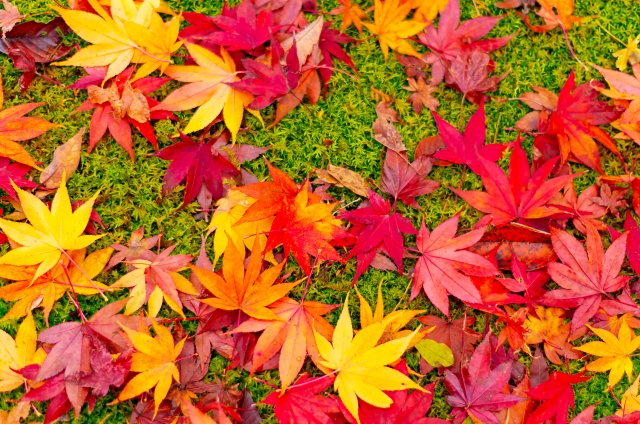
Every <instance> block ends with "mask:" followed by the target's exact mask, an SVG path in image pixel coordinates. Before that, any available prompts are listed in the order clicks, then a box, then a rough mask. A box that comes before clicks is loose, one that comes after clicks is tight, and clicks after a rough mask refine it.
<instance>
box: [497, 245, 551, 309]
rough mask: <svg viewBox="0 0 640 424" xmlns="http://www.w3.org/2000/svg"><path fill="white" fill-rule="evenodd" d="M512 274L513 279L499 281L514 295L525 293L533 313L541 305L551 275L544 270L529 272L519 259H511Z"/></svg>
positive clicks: (526, 300)
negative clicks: (545, 286)
mask: <svg viewBox="0 0 640 424" xmlns="http://www.w3.org/2000/svg"><path fill="white" fill-rule="evenodd" d="M511 274H512V275H513V278H500V279H498V281H499V282H500V283H502V284H503V285H504V286H505V287H506V288H508V289H509V290H510V291H512V292H514V293H520V292H524V293H523V297H524V300H525V303H526V305H527V306H528V308H529V311H530V312H531V313H534V311H535V306H537V305H539V304H540V298H541V297H542V296H543V295H544V294H545V293H546V290H545V289H544V285H545V284H546V283H547V281H549V274H547V273H546V272H545V271H544V270H542V271H532V272H527V269H526V267H525V266H524V264H523V263H522V262H520V261H519V260H518V258H517V257H515V256H513V257H512V258H511Z"/></svg>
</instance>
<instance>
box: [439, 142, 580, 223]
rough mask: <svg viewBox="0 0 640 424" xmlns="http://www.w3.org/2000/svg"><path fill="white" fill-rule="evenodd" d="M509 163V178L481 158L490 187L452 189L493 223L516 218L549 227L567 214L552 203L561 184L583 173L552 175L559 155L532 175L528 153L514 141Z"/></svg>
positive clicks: (482, 175)
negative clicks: (488, 215) (550, 176)
mask: <svg viewBox="0 0 640 424" xmlns="http://www.w3.org/2000/svg"><path fill="white" fill-rule="evenodd" d="M514 144H515V145H514V148H513V152H512V153H511V160H510V162H509V178H507V176H506V175H505V173H504V172H503V171H502V169H500V167H499V166H498V165H496V164H495V163H491V162H489V161H482V162H481V165H482V168H483V169H481V172H480V176H481V177H482V182H483V183H484V187H485V189H486V190H487V191H486V192H482V191H462V190H457V189H454V188H452V189H451V190H452V191H453V192H454V193H456V194H457V195H458V196H460V197H461V198H462V199H464V201H466V202H467V203H468V204H469V205H471V206H472V207H474V208H475V209H477V210H479V211H481V212H484V213H487V214H491V216H492V220H491V223H492V224H493V225H502V224H507V223H509V222H512V221H516V222H518V223H519V224H522V225H527V226H530V227H532V228H539V229H543V230H548V226H549V219H551V218H558V217H560V218H562V217H566V215H567V212H566V211H564V210H562V209H560V208H558V207H554V206H553V205H550V204H549V201H550V200H551V199H552V198H553V196H555V195H556V194H557V193H558V192H559V191H560V189H561V188H562V187H564V186H565V184H567V183H568V182H569V181H571V180H573V179H574V178H575V177H577V176H578V175H580V174H571V175H564V176H560V177H556V178H552V179H550V180H549V181H546V180H547V177H548V176H549V174H551V171H552V169H553V167H554V166H555V164H556V162H557V161H558V160H559V158H555V159H553V160H550V161H548V162H547V163H545V164H544V165H543V166H541V167H540V168H539V169H538V170H537V171H536V172H534V173H533V175H531V171H530V169H529V161H528V160H527V154H526V153H525V151H524V149H523V148H522V146H521V145H520V140H517V141H516V142H515V143H514Z"/></svg>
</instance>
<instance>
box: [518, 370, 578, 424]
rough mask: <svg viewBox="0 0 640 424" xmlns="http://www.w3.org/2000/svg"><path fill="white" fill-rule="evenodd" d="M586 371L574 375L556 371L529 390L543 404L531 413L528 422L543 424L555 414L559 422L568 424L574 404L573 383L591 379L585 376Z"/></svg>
mask: <svg viewBox="0 0 640 424" xmlns="http://www.w3.org/2000/svg"><path fill="white" fill-rule="evenodd" d="M585 372H586V371H583V372H581V373H580V374H574V375H571V374H565V373H563V372H554V373H552V374H551V375H550V376H549V379H548V380H547V381H544V382H542V383H540V384H539V385H538V386H536V387H535V388H533V389H531V390H529V391H527V394H528V395H529V397H531V399H534V400H537V401H540V402H542V404H541V405H540V406H539V407H538V408H537V409H535V410H534V411H533V412H532V413H531V415H529V418H528V419H527V422H526V423H527V424H541V423H544V422H545V421H547V420H550V419H551V418H553V417H554V416H555V418H556V419H555V422H556V423H557V424H566V423H567V421H568V419H567V418H568V417H567V416H568V415H569V406H571V407H573V406H574V399H575V398H574V396H573V387H572V384H577V383H583V382H585V381H587V380H589V378H590V377H584V374H585Z"/></svg>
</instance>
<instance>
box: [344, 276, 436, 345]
mask: <svg viewBox="0 0 640 424" xmlns="http://www.w3.org/2000/svg"><path fill="white" fill-rule="evenodd" d="M356 293H357V294H358V299H359V300H360V327H361V328H366V327H369V326H370V325H373V324H376V323H382V325H384V332H383V334H382V337H380V339H379V340H378V344H382V343H386V342H388V341H390V340H395V339H399V338H402V337H405V336H408V335H409V334H411V333H412V331H411V330H402V328H403V327H404V326H405V325H407V324H409V322H411V320H412V319H413V318H415V317H416V316H417V315H420V314H422V313H424V312H425V311H423V310H400V311H395V310H394V311H392V312H391V313H389V314H388V315H387V316H385V315H384V299H383V298H382V282H380V284H379V285H378V300H377V301H376V310H375V312H374V311H373V310H372V309H371V305H370V304H369V302H367V300H366V299H365V298H364V297H363V296H362V295H361V294H360V291H359V290H358V288H357V287H356ZM423 337H424V333H416V334H415V337H414V339H413V340H412V341H411V343H410V344H409V346H408V347H407V349H409V348H411V347H413V346H415V344H416V343H418V342H419V341H420V339H422V338H423Z"/></svg>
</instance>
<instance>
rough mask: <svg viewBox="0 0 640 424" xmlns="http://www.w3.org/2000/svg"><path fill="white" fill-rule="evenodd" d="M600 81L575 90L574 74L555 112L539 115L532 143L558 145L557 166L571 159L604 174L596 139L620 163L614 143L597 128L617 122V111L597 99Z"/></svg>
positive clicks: (560, 96) (559, 97)
mask: <svg viewBox="0 0 640 424" xmlns="http://www.w3.org/2000/svg"><path fill="white" fill-rule="evenodd" d="M598 86H601V83H599V82H593V83H589V82H587V83H584V84H582V85H579V86H577V87H576V81H575V74H574V73H573V71H572V72H571V73H570V74H569V78H567V81H566V82H565V84H564V86H563V87H562V89H561V90H560V94H559V95H558V106H557V110H555V111H553V112H551V113H550V114H549V115H548V116H547V115H546V114H545V115H541V121H542V123H541V125H540V128H539V130H540V132H542V133H543V134H542V135H538V136H537V137H536V140H534V143H536V145H537V144H538V143H541V142H542V141H543V140H544V139H550V142H552V143H554V144H555V145H557V146H558V148H559V151H560V155H561V158H562V160H561V163H560V167H562V166H564V164H565V163H566V162H567V161H568V160H569V159H570V157H571V159H572V160H576V161H578V162H580V163H582V164H584V165H586V166H588V167H590V168H592V169H594V170H596V171H598V172H600V173H601V174H603V171H602V168H601V166H600V154H599V152H598V146H597V145H596V143H595V141H594V138H595V140H597V141H598V142H600V144H602V145H603V146H605V147H606V148H607V149H609V150H611V151H612V152H613V153H614V154H615V155H616V156H618V157H619V158H620V159H621V160H623V159H622V155H621V154H620V152H619V151H618V148H617V147H616V144H615V142H614V141H613V140H612V139H611V137H610V136H609V135H608V134H607V133H606V132H605V131H603V130H602V129H600V128H598V125H603V124H608V123H611V122H613V121H614V120H616V119H617V118H618V116H619V112H618V111H616V109H615V108H614V107H613V106H610V105H608V104H607V103H605V102H603V101H599V100H596V98H597V96H598V90H597V89H596V88H595V87H598Z"/></svg>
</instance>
